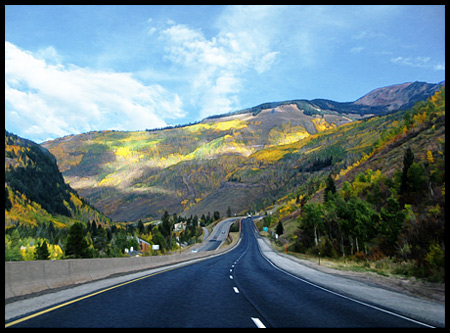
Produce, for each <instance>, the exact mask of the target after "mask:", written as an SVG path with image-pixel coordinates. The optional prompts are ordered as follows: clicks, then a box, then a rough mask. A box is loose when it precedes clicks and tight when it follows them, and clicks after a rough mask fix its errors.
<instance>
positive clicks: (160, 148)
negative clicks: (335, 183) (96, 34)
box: [42, 82, 438, 221]
mask: <svg viewBox="0 0 450 333" xmlns="http://www.w3.org/2000/svg"><path fill="white" fill-rule="evenodd" d="M420 86H422V88H420ZM437 86H438V85H428V84H425V83H417V82H416V83H412V84H409V85H407V86H406V87H404V88H403V89H399V87H396V88H395V87H391V89H393V90H392V91H393V92H394V91H397V92H396V93H395V94H394V95H395V96H396V97H395V98H394V99H390V100H389V101H388V99H387V98H386V97H384V99H382V98H381V97H382V96H388V95H389V93H388V92H387V91H385V90H386V89H387V88H382V89H385V90H384V93H382V92H377V94H378V95H379V96H380V98H378V100H377V98H371V97H370V96H375V92H376V91H374V92H372V93H369V94H368V95H366V96H364V97H362V98H361V99H359V100H357V101H355V102H352V103H339V102H333V101H328V100H319V99H317V100H313V101H306V100H294V101H285V102H272V103H264V104H261V105H259V106H257V107H253V108H250V109H245V110H241V111H238V112H233V113H229V114H226V115H220V116H213V117H209V118H206V119H204V120H203V121H201V122H199V123H196V124H191V125H187V126H179V127H176V128H167V129H163V130H152V131H145V132H118V131H102V132H90V133H86V134H81V135H73V136H67V137H63V138H59V139H56V140H53V141H49V142H46V143H44V144H42V146H43V147H45V148H47V149H48V150H49V151H50V152H51V153H52V154H53V155H54V156H55V157H56V159H57V161H58V166H59V169H60V171H61V172H62V174H63V176H64V178H65V180H66V181H67V182H68V183H69V184H70V186H71V187H73V188H74V189H76V190H77V191H78V193H80V195H81V196H82V197H84V198H87V199H88V200H89V201H90V202H92V203H93V204H94V205H95V207H96V208H97V209H99V210H100V211H102V212H104V213H105V214H106V215H107V216H109V217H111V218H112V219H113V220H115V221H137V220H139V219H144V220H146V219H148V220H151V219H155V218H160V217H161V216H162V214H163V213H164V211H165V210H167V211H169V212H170V213H177V214H180V213H181V214H184V215H187V216H189V214H197V215H199V216H200V215H201V214H207V213H208V212H213V211H219V212H220V214H221V216H223V215H224V214H225V213H226V212H227V210H228V207H230V209H231V211H232V212H233V213H242V212H243V211H246V210H248V209H260V208H263V207H264V206H265V205H268V204H271V203H272V202H273V201H276V200H277V199H279V198H280V197H283V196H284V195H287V194H288V193H291V192H292V191H294V190H298V189H299V188H303V189H306V190H307V191H309V192H312V191H314V189H315V186H317V184H318V181H319V180H320V179H321V177H323V175H324V174H326V173H329V172H330V170H331V169H333V170H341V169H346V168H347V167H348V166H351V165H353V164H354V163H356V162H357V161H359V160H360V159H361V158H363V157H364V156H367V155H369V154H370V153H371V152H372V151H373V149H374V147H375V146H376V145H377V143H379V142H380V140H381V137H382V135H383V131H386V130H388V129H389V128H390V127H392V126H393V125H392V124H395V122H396V121H397V122H398V121H399V120H400V119H401V118H402V115H401V114H396V113H392V114H389V113H390V112H391V111H392V109H391V108H392V107H393V105H396V107H399V108H403V107H404V106H405V105H407V104H410V103H411V102H410V101H411V100H412V99H417V98H419V99H420V98H422V97H423V98H426V97H428V96H430V95H431V94H432V92H431V90H433V87H435V88H436V87H437ZM413 87H416V88H415V89H412V88H413ZM436 89H437V88H436ZM414 91H416V92H417V93H414ZM427 91H428V92H429V94H430V95H428V96H427ZM371 94H372V95H371ZM418 94H421V95H420V96H422V97H418ZM391 95H392V93H391ZM374 100H375V101H374ZM394 100H395V103H394V102H393V101H394ZM374 115H384V116H382V117H373V116H374Z"/></svg>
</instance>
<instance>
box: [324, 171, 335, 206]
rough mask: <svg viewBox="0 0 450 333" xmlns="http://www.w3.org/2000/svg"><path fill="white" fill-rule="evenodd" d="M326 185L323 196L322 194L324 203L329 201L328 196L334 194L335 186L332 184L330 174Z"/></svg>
mask: <svg viewBox="0 0 450 333" xmlns="http://www.w3.org/2000/svg"><path fill="white" fill-rule="evenodd" d="M326 185H327V187H325V190H324V194H323V198H324V201H325V202H327V201H328V200H330V194H331V195H333V194H335V193H336V185H335V184H334V179H333V177H332V176H331V173H330V174H329V175H328V178H327V181H326Z"/></svg>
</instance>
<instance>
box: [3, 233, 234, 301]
mask: <svg viewBox="0 0 450 333" xmlns="http://www.w3.org/2000/svg"><path fill="white" fill-rule="evenodd" d="M238 244H239V242H236V243H235V244H232V246H226V247H221V248H220V249H217V250H214V251H208V252H197V253H192V252H190V251H189V252H187V251H186V252H183V253H181V254H173V255H163V256H150V257H137V258H136V257H130V258H98V259H65V260H35V261H15V262H5V300H6V299H8V298H12V297H17V296H24V295H28V294H32V293H37V292H41V291H45V290H49V289H55V288H60V287H66V286H70V285H76V284H80V283H85V282H90V281H94V280H99V279H103V278H106V277H108V276H111V275H114V274H123V273H132V272H135V271H142V270H145V269H151V268H156V267H160V266H167V265H171V264H175V263H181V262H184V261H189V260H193V259H198V258H206V257H210V256H214V255H217V254H223V253H225V252H228V251H231V250H232V249H234V248H235V247H236V246H237V245H238Z"/></svg>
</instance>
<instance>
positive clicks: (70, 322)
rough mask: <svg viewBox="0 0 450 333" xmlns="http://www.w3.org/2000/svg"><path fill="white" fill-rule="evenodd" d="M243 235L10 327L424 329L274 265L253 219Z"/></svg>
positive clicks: (247, 222)
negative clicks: (219, 251) (215, 252)
mask: <svg viewBox="0 0 450 333" xmlns="http://www.w3.org/2000/svg"><path fill="white" fill-rule="evenodd" d="M224 227H225V225H224ZM228 227H229V225H228ZM221 231H222V230H220V234H222V232H221ZM213 237H214V236H213ZM241 237H242V238H241V242H240V244H239V245H238V246H237V247H236V248H235V249H234V250H232V251H230V252H227V253H225V254H223V255H221V256H217V257H214V258H211V259H207V260H204V261H200V262H196V263H193V264H188V265H185V266H181V267H177V268H170V269H167V270H165V271H161V272H158V273H153V274H150V275H147V276H144V277H142V278H139V279H136V280H134V281H133V282H130V283H124V284H121V285H119V286H117V287H112V288H108V290H106V291H100V292H97V293H94V294H91V295H86V296H84V297H81V298H80V299H74V300H71V301H69V302H66V303H63V304H60V305H59V306H54V307H53V308H50V309H48V311H47V312H45V313H44V312H40V313H37V314H35V315H28V317H25V318H23V321H20V320H19V321H18V322H16V324H14V325H13V327H218V328H220V327H224V328H225V327H239V328H240V327H422V325H421V324H420V323H418V322H415V321H411V320H408V319H407V318H404V317H401V316H396V315H393V314H391V313H388V312H385V311H380V310H378V309H376V308H374V307H371V306H367V305H365V304H363V303H361V302H356V301H353V300H351V299H349V298H347V297H342V296H340V295H338V294H336V293H333V292H329V291H327V290H326V289H324V288H318V287H316V286H314V285H312V284H310V283H306V282H305V281H303V280H301V279H299V278H296V277H295V276H293V275H291V274H286V273H285V272H283V271H281V270H280V269H278V268H275V267H274V266H273V265H272V264H271V263H269V262H268V261H267V260H266V259H265V258H264V257H263V256H262V254H261V252H260V250H259V248H258V245H257V240H256V229H255V226H254V224H253V222H252V221H251V219H250V218H247V219H244V220H243V221H242V233H241ZM15 319H17V318H15Z"/></svg>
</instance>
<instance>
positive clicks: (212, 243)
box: [197, 218, 237, 251]
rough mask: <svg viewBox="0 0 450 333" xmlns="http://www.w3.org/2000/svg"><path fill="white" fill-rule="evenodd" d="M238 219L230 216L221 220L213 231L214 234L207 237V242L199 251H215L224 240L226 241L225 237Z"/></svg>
mask: <svg viewBox="0 0 450 333" xmlns="http://www.w3.org/2000/svg"><path fill="white" fill-rule="evenodd" d="M236 220H237V218H230V219H226V220H223V221H221V222H219V223H218V224H217V225H216V227H215V228H214V230H213V231H212V234H211V235H209V237H208V238H207V239H206V240H207V241H206V243H205V244H204V245H202V246H201V247H200V248H198V249H197V250H198V251H213V250H215V249H217V248H218V247H219V246H220V245H221V244H222V242H224V241H225V239H226V238H227V236H228V232H229V230H230V226H231V225H232V224H233V223H234V222H235V221H236Z"/></svg>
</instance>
